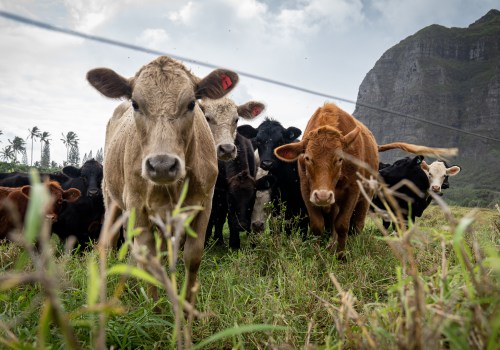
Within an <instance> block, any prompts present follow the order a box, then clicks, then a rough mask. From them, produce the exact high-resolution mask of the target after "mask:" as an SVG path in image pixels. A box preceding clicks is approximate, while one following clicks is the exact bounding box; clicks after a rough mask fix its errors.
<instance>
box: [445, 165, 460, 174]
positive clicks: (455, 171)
mask: <svg viewBox="0 0 500 350" xmlns="http://www.w3.org/2000/svg"><path fill="white" fill-rule="evenodd" d="M460 170H461V169H460V167H459V166H458V165H454V166H452V167H450V168H447V169H446V175H448V176H455V175H457V174H458V173H459V172H460Z"/></svg>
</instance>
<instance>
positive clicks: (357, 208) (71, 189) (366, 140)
mask: <svg viewBox="0 0 500 350" xmlns="http://www.w3.org/2000/svg"><path fill="white" fill-rule="evenodd" d="M87 80H88V81H89V83H90V84H91V85H92V86H93V87H94V88H95V89H96V90H98V91H99V92H100V93H101V94H103V95H104V96H106V97H109V98H113V99H116V98H123V99H125V100H126V101H124V102H122V103H121V104H120V105H119V106H118V107H117V108H116V109H115V111H114V114H113V116H112V117H111V119H110V120H109V122H108V125H107V128H106V141H105V151H104V162H103V164H102V165H101V164H99V163H98V162H96V161H95V160H89V161H87V162H86V163H85V164H84V165H83V166H82V168H81V169H78V168H75V167H72V166H68V167H65V168H64V169H63V170H62V173H55V174H43V175H44V176H45V177H47V178H48V179H49V180H50V182H46V184H47V185H48V186H50V189H51V193H52V194H53V195H54V197H55V198H56V199H55V200H54V201H52V203H53V205H52V207H51V208H48V209H47V214H50V218H51V219H52V220H53V226H52V230H53V232H54V233H55V234H57V235H58V236H59V237H60V238H62V239H66V238H68V237H69V236H70V235H71V236H75V237H76V238H77V241H78V243H80V244H82V245H86V244H87V243H88V242H89V241H91V240H97V239H98V238H99V232H100V228H101V224H102V222H103V217H104V214H105V212H106V209H107V208H110V207H111V205H112V204H113V203H115V204H116V205H117V207H118V208H119V211H128V210H130V209H132V208H135V209H136V226H137V227H140V228H142V229H143V232H142V234H140V235H139V236H138V237H136V239H135V241H134V244H136V245H146V247H147V248H148V249H149V252H150V253H151V254H154V252H155V251H156V249H155V242H154V236H153V234H152V233H151V232H152V228H153V226H154V225H153V223H152V221H151V219H150V217H151V216H152V215H154V214H162V213H163V214H164V213H166V212H167V211H168V210H172V209H173V208H174V206H175V204H176V202H177V199H178V198H179V195H180V193H181V190H182V186H183V181H184V179H189V187H188V193H187V196H186V200H185V204H186V205H196V206H201V207H203V208H204V209H203V210H202V211H201V212H200V213H198V215H197V216H196V218H195V219H194V220H193V221H192V223H191V227H192V228H193V229H194V230H195V231H196V232H197V237H192V236H190V235H186V237H185V242H184V261H185V266H186V272H187V279H188V289H187V291H188V292H187V296H186V297H187V300H191V287H192V286H193V285H194V283H195V281H196V278H197V272H198V268H199V265H200V262H201V257H202V254H203V249H204V245H205V244H206V243H207V242H208V241H209V239H210V237H211V235H212V230H213V229H215V232H214V234H213V239H214V240H215V242H216V243H218V244H223V237H222V228H223V225H224V223H225V222H226V220H227V221H228V226H229V231H230V234H229V246H230V247H232V248H239V247H240V232H242V231H246V232H250V231H261V230H263V228H264V222H265V219H264V214H263V213H264V204H265V203H266V202H272V203H273V207H274V210H279V208H280V203H283V204H284V207H283V209H284V218H285V225H292V223H294V224H295V223H297V227H298V228H299V229H300V231H301V232H303V234H304V235H305V234H306V233H307V231H308V229H309V228H310V231H311V232H312V233H314V234H316V235H320V234H323V232H325V231H326V232H329V233H330V234H332V235H333V234H336V236H337V243H338V246H337V248H336V249H337V254H338V256H339V257H340V258H342V257H343V251H344V248H345V242H346V238H347V235H348V234H349V233H351V232H352V233H355V232H360V231H362V230H363V227H364V222H365V218H366V215H367V213H368V210H369V209H370V202H369V201H367V200H366V198H365V197H364V196H363V195H362V193H361V192H362V190H361V188H360V186H358V183H357V180H358V179H359V177H358V176H363V177H365V178H370V176H371V175H372V176H373V173H374V172H375V173H376V172H377V171H378V173H379V174H380V177H381V178H382V179H383V180H384V181H385V182H386V183H387V184H388V185H389V186H393V185H395V184H397V183H399V182H400V181H401V180H403V179H406V180H409V181H411V182H413V183H414V185H415V186H416V187H417V188H418V189H419V190H420V191H421V192H422V193H423V194H424V195H418V194H416V193H415V192H413V191H411V190H410V188H409V187H407V186H402V187H401V188H400V189H399V190H398V191H399V192H401V193H403V194H404V195H405V196H399V197H398V198H397V201H398V204H399V206H400V207H401V208H402V209H403V211H405V212H407V213H411V219H412V220H414V219H415V217H419V216H421V215H422V212H423V210H424V209H425V208H426V207H427V206H428V205H429V203H430V201H431V197H430V196H429V195H428V191H433V192H436V193H440V192H441V189H443V188H447V187H448V181H447V179H448V176H453V175H456V174H457V173H458V172H459V171H460V168H459V167H458V166H452V167H448V165H447V164H446V163H445V162H444V161H435V162H433V163H432V164H430V165H428V164H427V163H426V162H425V161H424V160H423V156H421V155H417V156H416V157H414V158H404V159H401V160H399V161H396V162H395V163H394V164H383V163H379V157H378V155H379V152H382V151H385V150H388V149H393V148H400V149H403V150H406V151H408V152H410V153H415V154H428V153H431V154H434V155H439V154H443V155H448V154H450V153H449V152H450V150H448V149H433V148H428V147H424V146H417V145H411V144H405V143H393V144H387V145H381V146H378V145H377V144H376V142H375V139H374V137H373V135H372V133H371V132H370V131H369V130H368V129H367V128H366V126H364V125H363V124H362V123H360V122H359V121H358V120H356V119H355V118H353V117H352V116H351V115H349V114H348V113H346V112H345V111H343V110H341V109H340V108H338V107H337V106H335V105H333V104H330V103H326V104H325V105H324V106H322V107H320V108H318V109H317V110H316V112H315V113H314V114H313V116H312V117H311V118H310V120H309V122H308V125H307V127H306V129H305V131H304V134H303V137H302V139H300V140H299V137H300V136H301V134H302V132H301V130H299V129H298V128H296V127H289V128H284V127H283V126H282V125H281V124H280V123H279V122H278V121H276V120H272V119H269V118H266V119H265V120H264V121H263V122H262V123H261V124H260V125H259V127H257V128H254V127H252V126H250V125H242V126H239V127H238V126H237V124H238V120H239V119H240V118H244V119H247V120H251V119H253V118H255V117H257V116H259V115H260V114H261V113H262V111H263V110H264V108H265V106H264V105H263V104H262V103H259V102H254V101H250V102H248V103H245V104H243V105H240V106H237V105H236V104H235V103H234V102H233V101H232V100H231V99H229V98H227V97H224V96H225V95H226V94H227V93H229V92H230V91H231V90H232V89H233V88H234V87H235V86H236V84H237V82H238V75H237V74H236V73H234V72H232V71H229V70H223V69H218V70H214V71H213V72H211V73H210V74H209V75H208V76H206V77H205V78H203V79H201V78H199V77H196V76H195V75H193V74H192V73H191V72H190V71H189V70H188V69H186V68H185V67H184V65H182V64H181V63H179V62H177V61H174V60H172V59H171V58H169V57H164V56H163V57H159V58H157V59H155V60H153V61H152V62H150V63H149V64H147V65H145V66H143V67H142V68H141V69H140V70H139V71H138V72H137V73H136V75H135V76H134V77H132V78H124V77H122V76H120V75H118V74H117V73H115V72H114V71H113V70H111V69H107V68H98V69H94V70H91V71H89V72H88V73H87ZM0 186H1V187H0V200H1V202H0V239H4V238H6V237H7V235H8V233H9V232H10V231H11V230H12V229H13V227H14V226H15V223H16V215H17V217H18V219H19V218H23V217H24V214H25V212H26V206H27V200H28V197H29V188H30V186H29V177H28V175H27V174H22V173H3V174H0ZM365 191H366V192H367V194H368V196H369V197H370V196H373V195H374V194H375V190H374V188H366V189H365ZM373 203H374V204H375V205H377V206H379V207H380V208H382V209H383V208H384V207H383V203H382V201H381V200H380V199H378V198H374V201H373ZM410 205H411V208H409V206H410ZM297 220H298V221H297ZM18 222H19V220H18ZM385 224H386V225H388V223H385ZM102 243H103V244H106V245H113V242H111V241H109V242H102Z"/></svg>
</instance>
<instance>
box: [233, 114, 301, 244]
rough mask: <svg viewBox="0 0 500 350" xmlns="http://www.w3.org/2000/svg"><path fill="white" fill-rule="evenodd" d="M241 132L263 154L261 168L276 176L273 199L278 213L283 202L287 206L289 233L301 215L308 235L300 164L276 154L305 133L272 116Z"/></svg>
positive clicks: (299, 227)
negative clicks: (280, 147) (278, 149)
mask: <svg viewBox="0 0 500 350" xmlns="http://www.w3.org/2000/svg"><path fill="white" fill-rule="evenodd" d="M238 132H239V133H241V134H242V135H243V136H245V137H247V138H249V139H250V140H251V141H252V145H253V147H254V149H256V150H257V151H258V154H259V158H260V162H259V167H260V168H262V169H263V170H267V171H268V172H269V174H270V175H272V176H274V177H275V178H276V184H275V185H274V186H273V187H272V190H271V200H272V202H273V206H274V210H275V212H276V211H278V210H279V208H280V203H282V204H283V205H284V207H285V209H284V210H285V212H284V216H285V220H286V221H287V233H290V230H291V229H292V228H293V223H294V222H295V220H296V219H297V218H298V229H299V230H300V232H301V233H302V234H303V235H305V234H306V233H307V227H308V218H307V209H306V206H305V204H304V200H303V199H302V195H301V192H300V179H299V175H298V172H297V164H296V163H288V162H284V161H283V160H281V159H278V158H277V157H276V156H275V155H274V153H273V151H274V149H275V148H276V147H279V146H281V145H285V144H289V143H292V142H295V141H296V140H297V138H298V137H299V136H300V135H301V133H302V132H301V131H300V129H298V128H296V127H293V126H291V127H288V128H284V127H283V126H282V125H281V123H279V122H278V121H276V120H273V119H270V118H266V119H265V120H264V121H263V122H262V123H261V124H260V125H259V126H258V127H257V128H254V127H252V126H251V125H242V126H239V127H238ZM290 223H292V224H290Z"/></svg>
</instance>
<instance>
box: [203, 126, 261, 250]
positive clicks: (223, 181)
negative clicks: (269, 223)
mask: <svg viewBox="0 0 500 350" xmlns="http://www.w3.org/2000/svg"><path fill="white" fill-rule="evenodd" d="M235 144H236V147H237V152H236V153H237V156H236V158H235V159H232V160H229V161H226V162H222V161H219V175H218V177H217V182H216V187H215V194H214V199H213V201H212V213H211V214H210V221H209V224H208V227H207V233H206V237H205V243H208V240H209V238H210V235H211V233H212V228H213V227H214V226H215V233H214V239H215V241H216V243H217V244H219V245H222V244H223V243H224V241H223V237H222V228H223V226H224V222H225V221H226V217H227V220H228V226H229V247H230V248H233V249H239V248H240V245H241V243H240V232H241V231H244V232H247V234H248V233H249V232H250V223H251V214H252V209H253V206H254V202H255V196H256V192H257V190H262V189H264V187H265V186H269V182H267V181H266V180H267V179H261V180H259V181H256V180H255V175H256V165H255V158H254V151H253V147H252V144H251V142H250V141H249V140H248V139H247V138H245V137H244V136H242V135H240V134H239V133H237V135H236V140H235Z"/></svg>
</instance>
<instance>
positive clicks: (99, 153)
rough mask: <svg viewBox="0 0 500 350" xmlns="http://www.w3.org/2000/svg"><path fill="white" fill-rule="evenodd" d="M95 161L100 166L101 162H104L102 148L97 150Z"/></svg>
mask: <svg viewBox="0 0 500 350" xmlns="http://www.w3.org/2000/svg"><path fill="white" fill-rule="evenodd" d="M95 160H96V161H98V162H99V163H101V164H102V161H103V160H104V155H103V152H102V147H101V148H100V149H99V150H97V153H96V154H95Z"/></svg>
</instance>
